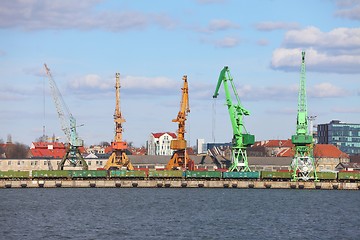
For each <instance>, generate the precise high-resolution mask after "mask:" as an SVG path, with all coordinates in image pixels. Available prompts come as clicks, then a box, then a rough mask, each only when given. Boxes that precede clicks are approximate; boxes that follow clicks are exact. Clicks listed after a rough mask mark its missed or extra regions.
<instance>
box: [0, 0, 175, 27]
mask: <svg viewBox="0 0 360 240" xmlns="http://www.w3.org/2000/svg"><path fill="white" fill-rule="evenodd" d="M100 2H101V1H99V0H89V1H88V0H77V1H72V0H63V1H46V0H32V1H21V0H13V1H0V28H15V27H17V28H22V29H25V30H39V29H81V30H88V29H97V28H100V29H106V30H110V31H122V30H127V29H138V28H140V29H141V28H144V27H147V26H148V25H150V24H157V25H160V26H163V27H166V28H169V27H173V26H174V24H175V21H173V20H172V19H171V18H170V17H169V16H167V15H166V14H164V13H161V14H160V13H158V14H147V13H142V12H138V11H132V10H126V11H124V10H123V11H121V10H120V11H104V10H96V8H97V5H98V4H99V3H100Z"/></svg>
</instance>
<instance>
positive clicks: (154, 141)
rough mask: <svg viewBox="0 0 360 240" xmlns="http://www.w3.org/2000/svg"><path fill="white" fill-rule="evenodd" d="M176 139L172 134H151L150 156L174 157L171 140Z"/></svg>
mask: <svg viewBox="0 0 360 240" xmlns="http://www.w3.org/2000/svg"><path fill="white" fill-rule="evenodd" d="M173 139H176V134H175V133H172V132H162V133H151V134H150V137H149V141H148V146H147V149H148V155H172V154H173V152H174V151H173V150H171V149H170V143H171V140H173Z"/></svg>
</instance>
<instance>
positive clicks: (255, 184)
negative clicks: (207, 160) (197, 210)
mask: <svg viewBox="0 0 360 240" xmlns="http://www.w3.org/2000/svg"><path fill="white" fill-rule="evenodd" d="M116 187H117V188H242V189H244V188H254V189H325V190H360V183H356V182H355V183H351V182H278V181H237V180H218V181H206V180H21V181H19V180H17V181H15V180H14V181H9V180H2V181H0V189H5V188H116Z"/></svg>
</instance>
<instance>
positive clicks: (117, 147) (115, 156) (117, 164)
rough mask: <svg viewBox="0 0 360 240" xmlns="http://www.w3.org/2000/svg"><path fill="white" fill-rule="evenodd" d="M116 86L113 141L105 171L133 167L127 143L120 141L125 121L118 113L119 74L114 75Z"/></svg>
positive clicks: (132, 168) (131, 168)
mask: <svg viewBox="0 0 360 240" xmlns="http://www.w3.org/2000/svg"><path fill="white" fill-rule="evenodd" d="M115 78H116V84H115V91H116V96H115V98H116V100H115V113H114V123H115V137H114V141H113V142H111V147H112V149H113V152H112V153H111V155H110V157H109V159H108V160H107V162H106V164H105V166H104V168H105V169H106V170H109V169H110V170H111V169H121V168H125V167H126V168H127V170H134V167H133V165H132V164H131V162H130V160H129V157H128V156H127V155H126V149H127V147H128V146H127V143H126V142H125V141H123V139H122V132H123V127H122V124H123V123H124V122H125V119H124V118H123V117H122V114H121V111H120V73H116V74H115Z"/></svg>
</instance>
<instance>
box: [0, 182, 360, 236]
mask: <svg viewBox="0 0 360 240" xmlns="http://www.w3.org/2000/svg"><path fill="white" fill-rule="evenodd" d="M359 200H360V192H359V191H340V190H338V191H334V190H330V191H329V190H304V189H303V190H299V189H297V190H294V189H287V190H282V189H231V188H229V189H211V188H210V189H208V188H193V189H189V188H186V189H182V188H180V189H170V188H66V189H65V188H52V189H44V188H34V189H2V190H0V203H1V208H0V238H1V239H7V240H10V239H94V240H95V239H359V236H360V214H359V209H360V201H359Z"/></svg>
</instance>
